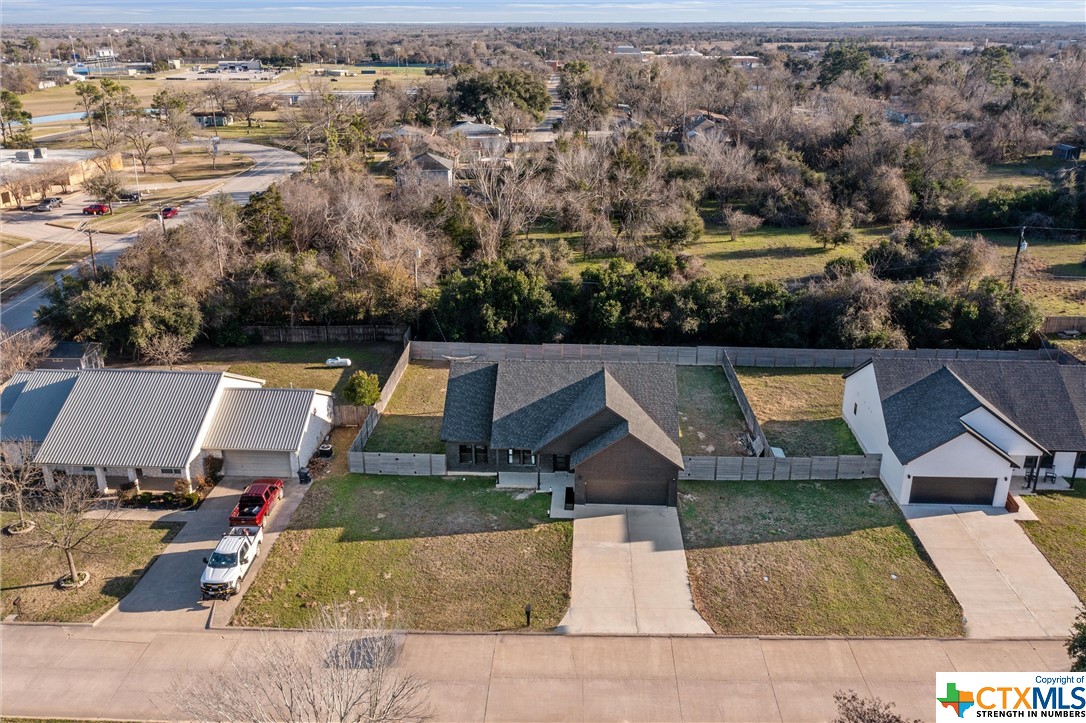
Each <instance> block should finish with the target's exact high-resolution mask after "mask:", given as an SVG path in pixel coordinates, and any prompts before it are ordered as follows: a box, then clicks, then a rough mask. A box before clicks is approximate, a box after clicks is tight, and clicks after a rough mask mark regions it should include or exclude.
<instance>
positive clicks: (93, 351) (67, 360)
mask: <svg viewBox="0 0 1086 723" xmlns="http://www.w3.org/2000/svg"><path fill="white" fill-rule="evenodd" d="M103 366H105V362H104V360H103V359H102V345H101V344H99V343H98V342H96V341H84V342H79V341H60V342H57V343H56V344H55V345H54V346H53V348H52V349H51V350H50V351H49V355H48V356H46V357H45V358H44V359H42V360H41V361H39V362H38V369H100V368H102V367H103Z"/></svg>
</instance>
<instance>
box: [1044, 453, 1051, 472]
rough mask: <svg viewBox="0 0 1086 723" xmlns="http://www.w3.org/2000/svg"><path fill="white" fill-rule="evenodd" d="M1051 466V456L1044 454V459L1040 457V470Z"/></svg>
mask: <svg viewBox="0 0 1086 723" xmlns="http://www.w3.org/2000/svg"><path fill="white" fill-rule="evenodd" d="M1051 466H1052V455H1050V454H1046V455H1045V456H1044V457H1041V468H1042V469H1048V468H1049V467H1051Z"/></svg>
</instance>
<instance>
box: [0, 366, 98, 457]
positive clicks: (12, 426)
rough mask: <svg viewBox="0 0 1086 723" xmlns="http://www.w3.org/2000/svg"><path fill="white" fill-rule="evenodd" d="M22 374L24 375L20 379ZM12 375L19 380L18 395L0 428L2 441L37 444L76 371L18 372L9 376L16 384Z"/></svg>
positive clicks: (54, 419)
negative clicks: (21, 440)
mask: <svg viewBox="0 0 1086 723" xmlns="http://www.w3.org/2000/svg"><path fill="white" fill-rule="evenodd" d="M23 374H25V375H26V376H25V377H22V376H20V375H23ZM16 376H18V377H19V381H18V382H17V383H18V385H19V394H18V396H17V397H16V398H15V402H14V404H13V405H12V407H11V409H10V411H9V412H8V414H7V416H6V417H5V418H4V423H3V425H0V426H2V427H3V438H4V439H12V440H18V439H28V440H30V441H31V442H35V443H38V442H41V441H43V440H44V439H45V437H46V435H47V434H48V433H49V429H50V428H51V427H52V426H53V423H54V422H55V421H56V418H57V415H58V414H59V413H60V410H61V407H62V406H63V405H64V402H65V400H66V399H67V398H68V395H69V393H70V392H71V390H72V387H73V386H75V382H76V377H78V376H79V372H78V371H74V370H73V371H67V370H61V369H56V370H53V369H39V370H37V371H34V372H19V373H18V374H17V375H15V376H13V377H12V383H16ZM9 387H10V385H9ZM6 391H7V390H6V389H5V392H6Z"/></svg>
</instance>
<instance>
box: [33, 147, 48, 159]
mask: <svg viewBox="0 0 1086 723" xmlns="http://www.w3.org/2000/svg"><path fill="white" fill-rule="evenodd" d="M48 154H49V149H48V148H35V149H34V157H35V158H41V159H42V160H44V159H45V157H46V156H47V155H48Z"/></svg>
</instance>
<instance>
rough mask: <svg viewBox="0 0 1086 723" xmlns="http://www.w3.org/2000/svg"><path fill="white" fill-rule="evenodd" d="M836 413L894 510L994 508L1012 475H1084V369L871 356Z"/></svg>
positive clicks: (850, 377) (854, 374)
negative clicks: (872, 462) (876, 470)
mask: <svg viewBox="0 0 1086 723" xmlns="http://www.w3.org/2000/svg"><path fill="white" fill-rule="evenodd" d="M841 413H842V416H843V417H844V419H845V421H846V422H847V423H848V426H849V427H850V428H851V429H852V433H853V434H854V435H855V436H856V439H857V440H858V441H859V443H860V446H861V447H862V448H863V450H864V452H865V453H869V454H875V453H878V454H881V455H882V468H881V471H880V477H881V479H882V482H883V484H885V485H886V489H887V490H888V491H889V492H890V494H891V495H892V496H893V498H894V499H895V500H896V501H897V502H898V503H899V504H917V503H934V504H946V503H955V504H978V505H992V506H998V507H1002V506H1004V505H1005V504H1006V500H1007V493H1008V492H1009V490H1010V488H1011V480H1012V478H1013V477H1015V476H1025V477H1028V478H1030V479H1034V480H1036V479H1037V478H1039V477H1042V476H1047V475H1049V474H1051V475H1053V476H1057V477H1062V478H1064V479H1066V480H1071V481H1072V482H1073V480H1074V479H1075V478H1076V477H1086V366H1081V365H1075V366H1071V365H1061V364H1057V363H1056V362H1046V361H1001V360H970V361H959V360H953V361H951V360H938V359H872V360H869V361H868V362H866V363H865V364H862V365H860V366H859V367H857V368H856V369H853V370H852V371H850V372H849V373H848V374H846V375H845V393H844V399H843V403H842V408H841Z"/></svg>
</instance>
